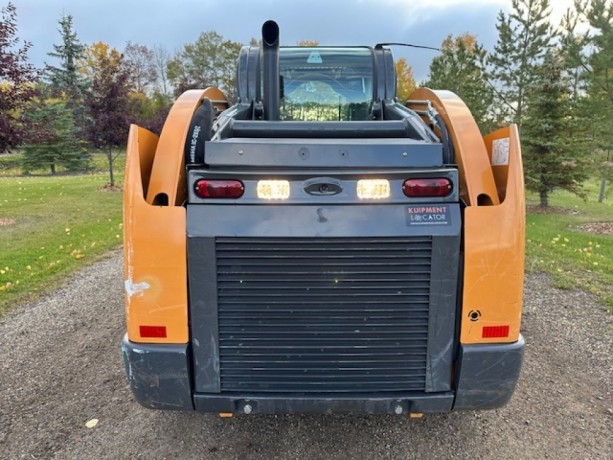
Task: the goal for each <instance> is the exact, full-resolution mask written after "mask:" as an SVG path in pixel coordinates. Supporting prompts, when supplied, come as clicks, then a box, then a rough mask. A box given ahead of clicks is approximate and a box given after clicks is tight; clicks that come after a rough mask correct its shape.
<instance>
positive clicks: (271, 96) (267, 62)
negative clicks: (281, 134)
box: [262, 20, 280, 120]
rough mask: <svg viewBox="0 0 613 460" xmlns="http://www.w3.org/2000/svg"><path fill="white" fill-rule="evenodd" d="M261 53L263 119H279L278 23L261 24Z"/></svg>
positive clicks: (267, 22)
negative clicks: (262, 67) (262, 65)
mask: <svg viewBox="0 0 613 460" xmlns="http://www.w3.org/2000/svg"><path fill="white" fill-rule="evenodd" d="M262 54H263V63H264V75H263V77H264V119H265V120H278V119H279V104H280V102H279V97H280V96H279V95H280V84H279V81H280V78H279V75H280V67H279V25H278V24H277V23H276V22H275V21H272V20H270V21H266V22H265V23H264V24H263V25H262Z"/></svg>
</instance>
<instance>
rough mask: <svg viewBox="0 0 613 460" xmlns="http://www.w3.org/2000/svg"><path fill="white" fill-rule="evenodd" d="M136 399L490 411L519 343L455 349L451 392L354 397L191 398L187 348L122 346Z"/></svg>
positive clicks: (241, 408) (203, 404) (254, 408)
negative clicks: (457, 351) (454, 370)
mask: <svg viewBox="0 0 613 460" xmlns="http://www.w3.org/2000/svg"><path fill="white" fill-rule="evenodd" d="M122 350H123V357H124V364H125V366H126V373H127V376H128V380H129V383H130V387H131V389H132V392H133V393H134V396H135V398H136V400H137V401H138V402H139V403H140V404H141V405H143V406H145V407H148V408H150V409H167V410H196V411H199V412H232V413H246V412H248V413H309V412H311V413H345V412H349V413H392V414H394V413H409V412H448V411H450V410H460V409H494V408H497V407H501V406H503V405H505V404H506V403H507V402H508V401H509V399H510V398H511V395H512V394H513V391H514V389H515V385H516V383H517V380H518V378H519V373H520V369H521V363H522V359H523V351H524V339H523V337H521V336H520V338H519V340H518V341H517V342H515V343H511V344H488V345H463V346H461V347H460V353H459V358H458V366H457V373H456V377H455V378H456V383H455V385H454V386H455V391H450V392H442V393H416V392H412V393H393V394H373V393H368V394H356V395H350V396H347V395H334V394H326V395H312V396H311V395H308V396H304V395H292V394H264V395H263V394H240V393H232V394H213V393H206V394H205V393H194V392H193V386H192V376H191V370H190V367H191V357H190V354H189V346H188V345H187V344H176V345H175V344H169V345H155V344H140V343H133V342H130V341H129V340H128V338H127V335H126V336H124V338H123V342H122Z"/></svg>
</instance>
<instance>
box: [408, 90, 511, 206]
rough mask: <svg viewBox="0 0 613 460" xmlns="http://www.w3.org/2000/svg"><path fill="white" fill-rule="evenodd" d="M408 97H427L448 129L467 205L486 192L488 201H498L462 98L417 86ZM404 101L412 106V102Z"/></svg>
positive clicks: (475, 128) (485, 157) (483, 151)
mask: <svg viewBox="0 0 613 460" xmlns="http://www.w3.org/2000/svg"><path fill="white" fill-rule="evenodd" d="M412 100H422V101H424V100H428V101H430V102H431V103H432V106H433V107H434V108H435V109H436V111H437V112H438V113H439V114H440V115H441V117H442V118H443V120H444V121H445V124H446V125H447V128H448V129H449V130H450V132H451V133H450V134H451V137H452V139H453V146H454V149H455V157H456V163H457V164H458V168H459V172H460V193H461V196H462V198H463V199H464V201H465V202H466V203H467V204H469V205H477V203H479V200H478V197H479V195H487V196H488V197H489V198H490V200H491V204H494V205H496V204H499V199H498V194H497V192H496V184H495V182H494V176H493V174H492V168H491V166H490V161H489V158H488V155H487V151H486V149H485V145H484V143H483V138H482V137H481V133H480V131H479V127H478V126H477V123H476V122H475V120H474V118H473V116H472V115H471V113H470V111H469V110H468V108H467V107H466V104H464V102H463V101H462V99H460V98H459V97H458V96H456V95H455V94H454V93H452V92H450V91H434V90H431V89H429V88H418V89H417V90H416V91H415V92H414V93H413V94H411V96H410V97H409V101H412ZM408 105H410V106H411V107H414V106H415V105H416V104H411V103H409V104H408ZM417 105H418V104H417ZM481 200H482V201H483V198H482V199H481Z"/></svg>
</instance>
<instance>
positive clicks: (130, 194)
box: [123, 125, 188, 343]
mask: <svg viewBox="0 0 613 460" xmlns="http://www.w3.org/2000/svg"><path fill="white" fill-rule="evenodd" d="M156 147H159V145H158V137H157V136H156V135H155V134H153V133H151V132H149V131H147V130H145V129H143V128H139V127H138V126H135V125H132V126H131V127H130V135H129V139H128V148H127V152H126V156H127V158H126V174H125V184H124V208H123V213H124V277H125V278H124V281H125V289H126V318H127V329H128V338H129V339H130V340H131V341H133V342H149V343H161V342H168V343H186V342H187V341H188V324H187V276H186V262H185V261H186V249H185V240H186V233H185V232H186V231H185V208H183V207H176V206H164V207H162V206H151V205H150V204H148V203H147V202H146V201H145V191H146V189H145V187H146V182H147V180H146V177H147V175H148V174H149V171H150V170H151V167H152V164H153V163H154V161H155V160H154V154H155V152H156ZM152 176H153V174H152ZM140 326H164V327H166V337H165V338H143V337H141V335H140Z"/></svg>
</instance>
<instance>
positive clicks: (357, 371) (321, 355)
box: [216, 237, 432, 393]
mask: <svg viewBox="0 0 613 460" xmlns="http://www.w3.org/2000/svg"><path fill="white" fill-rule="evenodd" d="M216 257H217V260H216V264H217V288H218V299H217V302H218V322H219V323H218V327H219V356H220V378H221V391H222V392H223V391H241V392H246V391H251V392H300V393H302V392H318V393H321V392H354V393H356V392H372V391H411V390H415V391H423V390H424V388H425V375H426V355H427V340H428V309H429V301H430V271H431V259H432V240H431V238H427V237H423V238H417V237H416V238H216Z"/></svg>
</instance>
